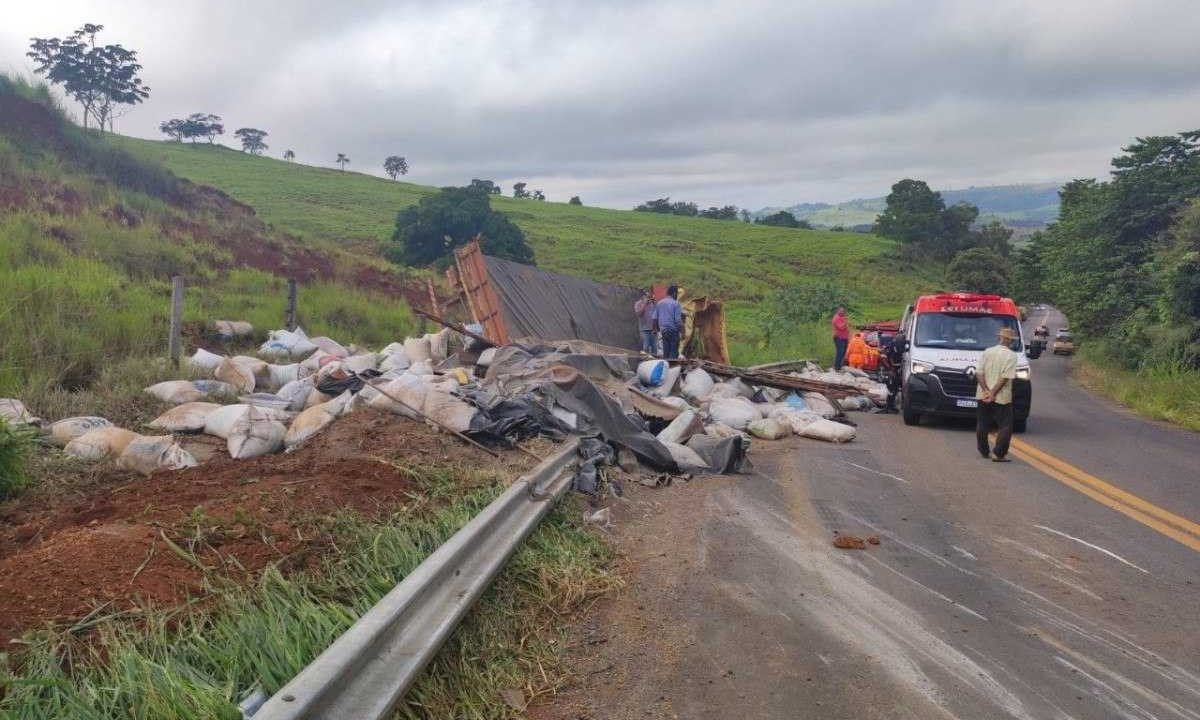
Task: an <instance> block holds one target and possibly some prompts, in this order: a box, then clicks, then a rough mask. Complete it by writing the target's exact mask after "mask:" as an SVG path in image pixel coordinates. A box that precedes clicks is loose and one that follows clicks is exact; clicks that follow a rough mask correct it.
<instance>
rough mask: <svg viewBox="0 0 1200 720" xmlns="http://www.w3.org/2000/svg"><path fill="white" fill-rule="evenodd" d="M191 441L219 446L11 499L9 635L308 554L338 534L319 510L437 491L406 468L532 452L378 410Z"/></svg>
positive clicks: (493, 465)
mask: <svg viewBox="0 0 1200 720" xmlns="http://www.w3.org/2000/svg"><path fill="white" fill-rule="evenodd" d="M193 442H194V443H196V444H198V445H214V446H217V449H218V453H217V454H215V455H214V457H213V459H212V460H211V461H210V462H207V463H205V464H203V465H201V466H200V467H197V468H191V469H188V470H183V471H179V472H162V473H158V474H155V475H153V476H151V477H149V478H143V477H141V476H137V475H131V474H129V473H127V472H124V471H121V470H117V469H116V468H111V469H108V470H105V471H103V472H101V473H100V474H99V476H98V481H97V482H96V483H95V484H94V485H93V486H91V487H85V488H82V489H80V490H79V491H78V492H73V493H71V494H65V495H58V496H54V497H48V496H44V495H38V494H36V493H35V494H32V495H30V496H28V497H26V498H22V499H18V500H15V501H12V502H9V503H6V504H5V505H3V506H0V643H7V641H8V640H9V639H11V638H13V637H16V636H17V635H19V634H20V633H21V632H23V631H24V630H28V629H33V628H37V627H40V626H42V625H44V624H45V623H46V622H48V621H52V620H71V619H78V618H81V617H83V616H85V615H87V614H88V613H89V612H92V611H93V610H94V609H95V608H97V607H99V606H101V605H104V610H103V612H104V613H106V614H107V613H112V612H117V611H119V610H124V609H129V608H130V607H131V606H133V605H135V604H136V603H137V602H139V601H149V602H153V603H156V604H163V603H166V604H170V603H174V602H178V601H180V600H182V599H183V598H185V597H187V596H188V595H189V594H194V593H196V592H197V591H199V590H200V589H201V581H202V579H203V575H204V573H203V572H202V571H201V569H200V568H199V567H197V565H196V564H195V562H199V563H201V564H203V565H205V566H207V567H209V568H213V569H219V570H220V571H221V572H223V573H226V574H229V575H232V576H234V577H238V576H241V577H244V578H245V579H250V578H252V577H254V576H256V575H257V571H260V570H262V569H263V568H264V567H266V566H267V565H268V564H269V563H279V564H280V566H281V567H283V568H284V569H285V570H289V569H299V568H304V567H308V566H311V565H313V564H315V563H316V562H317V561H318V560H319V559H320V557H321V556H322V554H323V553H324V552H325V551H326V550H327V549H328V548H330V544H331V542H332V538H331V537H330V535H329V530H328V528H327V526H326V524H325V523H323V522H322V520H321V518H322V517H327V516H328V515H329V514H331V513H334V512H336V511H338V510H343V509H345V510H352V511H355V512H357V513H359V514H362V515H365V516H367V517H384V516H387V515H389V514H391V513H394V512H396V511H397V510H399V509H401V508H403V507H405V506H412V505H414V504H418V503H424V502H427V500H426V498H425V497H424V495H423V494H422V492H421V488H420V487H419V486H418V485H417V484H416V482H415V481H414V480H413V475H412V473H411V472H409V471H408V470H407V469H406V468H407V467H414V466H426V467H427V466H430V465H435V466H436V465H458V464H464V465H471V466H475V467H480V468H490V469H492V470H494V471H496V472H499V473H503V474H507V475H514V476H515V475H516V474H518V473H519V472H520V471H521V470H523V469H525V468H526V467H527V466H528V465H529V464H530V462H529V460H528V459H527V458H526V457H524V456H521V455H519V454H517V453H506V454H504V455H503V456H502V458H501V459H500V460H496V459H494V458H492V457H491V456H489V455H486V454H484V453H483V452H481V451H479V450H477V449H475V448H472V447H470V446H468V445H466V444H465V443H462V442H461V441H459V440H458V439H456V438H454V437H451V436H447V435H443V434H438V433H436V432H434V431H433V430H431V429H429V428H427V427H426V426H425V425H422V424H419V423H416V422H413V421H411V420H406V419H404V418H401V417H398V416H395V415H390V414H386V413H381V412H377V411H375V410H372V409H363V410H359V411H357V412H355V413H354V414H352V415H349V416H347V417H345V418H342V419H340V420H338V421H337V422H336V423H334V424H333V425H332V426H331V427H330V428H329V429H327V430H326V431H325V432H324V433H322V434H321V435H318V436H317V437H316V438H313V440H311V441H309V443H308V444H307V445H305V446H304V447H303V448H301V449H300V450H298V451H296V452H292V453H288V454H284V455H270V456H266V457H261V458H256V459H253V460H242V461H235V460H232V459H231V458H229V457H228V456H227V455H225V454H224V449H223V445H224V443H223V442H219V441H215V442H214V441H213V439H212V438H207V437H204V436H201V437H199V438H197V439H196V440H194V441H193ZM164 535H165V537H167V538H170V540H171V541H172V542H173V543H175V545H176V546H177V547H178V548H180V549H182V550H185V551H191V552H194V554H195V561H192V560H190V559H185V558H184V557H182V556H181V555H180V554H179V552H177V551H176V550H175V549H173V548H172V547H171V546H170V545H169V544H168V543H167V542H166V541H165V540H164V539H163V537H164ZM233 561H236V563H235V562H233ZM239 565H240V566H241V567H239ZM242 568H244V570H242Z"/></svg>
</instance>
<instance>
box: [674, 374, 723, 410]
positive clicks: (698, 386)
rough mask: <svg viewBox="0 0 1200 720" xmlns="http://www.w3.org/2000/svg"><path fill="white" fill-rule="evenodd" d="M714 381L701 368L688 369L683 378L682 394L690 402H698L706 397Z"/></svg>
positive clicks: (714, 383)
mask: <svg viewBox="0 0 1200 720" xmlns="http://www.w3.org/2000/svg"><path fill="white" fill-rule="evenodd" d="M716 384H717V383H716V381H715V380H713V379H712V375H709V374H708V373H707V372H705V371H704V370H703V369H702V368H696V369H695V370H692V371H689V372H688V374H687V375H685V376H684V378H683V388H682V391H683V396H684V397H685V398H687V399H688V400H691V401H692V402H695V403H698V402H700V401H701V400H703V399H704V398H706V397H708V393H709V392H711V391H712V389H713V386H714V385H716Z"/></svg>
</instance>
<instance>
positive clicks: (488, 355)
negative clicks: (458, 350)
mask: <svg viewBox="0 0 1200 720" xmlns="http://www.w3.org/2000/svg"><path fill="white" fill-rule="evenodd" d="M495 359H496V348H494V347H490V348H488V349H487V350H484V351H483V352H481V353H479V359H478V360H476V361H475V364H476V365H478V366H479V367H483V368H486V367H491V366H492V362H493V361H495Z"/></svg>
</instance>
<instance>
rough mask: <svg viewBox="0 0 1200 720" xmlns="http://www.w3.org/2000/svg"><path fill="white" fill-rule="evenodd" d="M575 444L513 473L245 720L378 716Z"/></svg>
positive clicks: (521, 532)
mask: <svg viewBox="0 0 1200 720" xmlns="http://www.w3.org/2000/svg"><path fill="white" fill-rule="evenodd" d="M578 446H579V440H578V439H577V438H572V439H570V440H568V441H567V442H566V443H565V444H564V445H563V446H562V448H561V449H559V450H558V451H557V452H556V453H555V454H554V455H552V456H551V457H549V458H547V459H546V460H544V461H542V463H541V464H539V465H538V466H537V467H536V468H534V469H533V470H531V471H530V472H529V473H527V474H525V475H523V476H521V477H520V478H518V479H517V481H516V482H514V483H513V484H512V485H511V486H510V487H509V488H508V489H507V490H505V491H504V493H503V494H501V495H500V497H498V498H496V500H494V501H493V502H492V503H491V504H490V505H488V506H487V507H486V508H484V509H483V510H482V511H481V512H480V513H479V514H478V515H476V516H475V517H474V518H472V519H471V521H470V522H468V523H467V524H466V525H464V526H463V528H462V529H461V530H459V531H458V532H456V533H455V534H454V535H453V536H451V538H450V539H449V540H447V541H446V542H445V543H444V544H443V545H442V546H441V547H439V548H438V549H437V550H435V551H434V552H433V554H431V555H430V556H429V557H428V558H426V559H425V561H424V562H423V563H421V564H420V565H419V566H417V568H416V569H415V570H413V571H412V572H411V573H410V574H409V575H408V577H406V578H404V580H402V581H401V582H400V584H399V585H397V586H396V587H394V588H393V589H392V590H391V591H390V592H389V593H388V594H387V595H385V596H384V597H383V599H381V600H380V601H379V602H378V603H377V604H376V605H375V606H374V607H372V608H371V609H370V610H368V611H367V612H366V613H365V614H363V616H362V617H361V618H359V619H358V622H356V623H354V625H352V626H351V627H350V629H348V630H347V631H346V632H345V633H343V634H342V636H341V637H339V638H338V639H337V640H335V641H334V643H333V644H332V645H330V646H329V648H328V649H326V650H325V652H323V653H321V655H320V656H318V657H317V659H316V660H314V661H313V662H312V663H311V664H309V666H308V667H306V668H304V669H303V670H301V671H300V674H299V675H297V676H296V677H294V678H292V680H291V681H290V682H289V683H288V684H287V685H285V686H283V688H281V689H280V690H279V692H277V693H275V695H273V696H272V697H271V698H270V699H269V700H267V702H266V703H264V704H263V706H262V707H261V708H259V709H258V711H257V712H255V713H254V715H253V718H254V720H349V718H354V719H355V720H379V719H380V718H383V717H385V716H386V715H387V714H388V713H389V712H390V711H391V710H392V708H393V707H394V706H395V705H396V704H397V703H398V702H399V701H400V699H401V698H402V697H403V696H404V693H405V691H407V690H408V688H409V686H410V685H412V683H413V681H414V680H415V679H416V677H417V675H418V674H419V673H420V672H421V670H423V669H424V667H425V665H426V664H428V663H429V661H430V660H432V659H433V656H434V655H435V654H436V653H437V651H438V649H439V648H440V647H441V646H442V643H444V642H445V641H446V638H448V637H449V636H450V633H451V632H453V631H454V628H455V627H456V626H457V625H458V623H459V621H460V620H461V619H462V618H463V616H464V615H466V613H467V611H468V610H469V609H470V608H471V606H472V605H473V604H474V603H475V601H476V600H477V599H479V596H480V595H482V594H483V592H484V590H486V589H487V587H488V586H489V585H490V584H491V582H492V579H493V578H494V577H495V576H496V574H497V573H499V572H500V570H501V568H503V567H504V564H505V563H506V562H507V561H508V558H509V557H510V556H511V555H512V553H513V552H514V551H515V550H516V549H517V546H518V545H520V544H521V542H522V541H523V540H524V539H525V537H526V536H527V535H529V533H530V532H531V531H532V530H533V529H534V528H535V527H536V526H537V524H538V522H540V521H541V519H542V518H543V517H544V516H545V515H546V513H548V512H549V511H550V508H551V507H552V506H553V504H554V500H555V499H557V498H558V497H560V496H561V495H562V494H563V493H564V492H565V491H566V490H567V488H569V487H570V485H571V475H570V474H565V473H564V472H563V471H564V470H565V469H566V468H567V467H568V466H569V465H570V464H571V461H572V460H573V459H574V457H575V454H576V449H577V448H578Z"/></svg>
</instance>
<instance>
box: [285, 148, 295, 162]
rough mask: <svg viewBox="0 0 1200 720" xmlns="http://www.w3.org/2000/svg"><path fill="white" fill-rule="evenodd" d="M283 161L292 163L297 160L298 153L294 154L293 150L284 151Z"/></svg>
mask: <svg viewBox="0 0 1200 720" xmlns="http://www.w3.org/2000/svg"><path fill="white" fill-rule="evenodd" d="M283 159H284V160H287V161H288V162H291V161H293V160H295V159H296V153H294V152H292V151H291V150H284V151H283Z"/></svg>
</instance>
